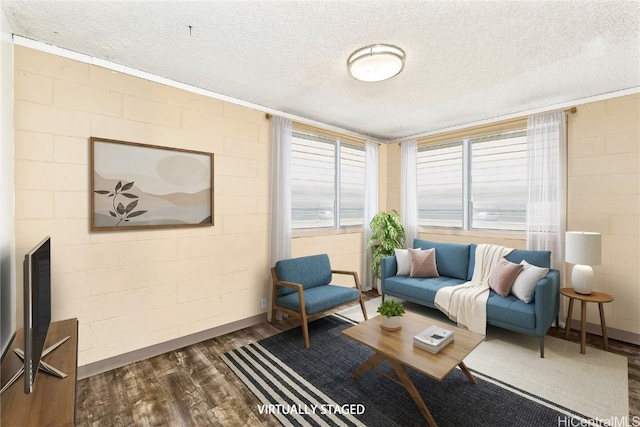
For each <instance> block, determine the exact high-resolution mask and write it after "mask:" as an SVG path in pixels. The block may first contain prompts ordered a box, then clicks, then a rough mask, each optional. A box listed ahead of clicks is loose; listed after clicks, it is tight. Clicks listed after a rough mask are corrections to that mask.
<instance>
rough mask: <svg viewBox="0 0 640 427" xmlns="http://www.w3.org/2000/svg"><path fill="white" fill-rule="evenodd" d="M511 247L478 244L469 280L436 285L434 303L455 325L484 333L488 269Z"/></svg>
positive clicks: (485, 327)
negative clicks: (437, 288) (453, 284)
mask: <svg viewBox="0 0 640 427" xmlns="http://www.w3.org/2000/svg"><path fill="white" fill-rule="evenodd" d="M511 251H513V249H511V248H505V247H504V246H497V245H484V244H481V245H478V246H477V247H476V264H475V267H474V269H473V276H472V278H471V281H470V282H466V283H462V284H460V285H457V286H446V287H443V288H440V289H439V290H438V292H437V293H436V298H435V306H436V307H437V308H438V309H440V311H442V312H443V313H445V314H446V315H447V316H449V319H451V320H453V321H455V322H457V323H458V326H461V327H464V328H467V329H469V330H470V331H471V332H475V333H477V334H482V335H486V333H487V299H488V298H489V273H491V268H493V266H494V265H495V264H496V262H498V260H500V258H502V257H504V256H507V255H509V254H510V253H511Z"/></svg>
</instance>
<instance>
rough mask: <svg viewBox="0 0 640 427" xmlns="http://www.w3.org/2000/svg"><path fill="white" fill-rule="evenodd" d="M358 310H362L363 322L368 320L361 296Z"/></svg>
mask: <svg viewBox="0 0 640 427" xmlns="http://www.w3.org/2000/svg"><path fill="white" fill-rule="evenodd" d="M360 308H362V316H363V317H364V320H369V318H368V317H367V308H366V306H365V304H364V298H362V294H360Z"/></svg>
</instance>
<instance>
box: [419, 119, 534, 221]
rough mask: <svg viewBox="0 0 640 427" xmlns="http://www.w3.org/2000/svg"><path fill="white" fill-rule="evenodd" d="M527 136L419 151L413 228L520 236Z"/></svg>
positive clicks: (499, 136)
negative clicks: (415, 225) (416, 225)
mask: <svg viewBox="0 0 640 427" xmlns="http://www.w3.org/2000/svg"><path fill="white" fill-rule="evenodd" d="M526 139H527V138H526V131H524V130H521V131H516V132H506V133H499V134H495V135H490V136H483V137H477V138H467V139H464V140H463V141H457V142H442V143H437V144H430V145H424V146H421V147H419V149H418V223H419V224H420V225H423V226H429V227H450V228H463V229H467V230H469V229H494V230H524V229H525V226H526V211H527V151H526V150H527V144H526Z"/></svg>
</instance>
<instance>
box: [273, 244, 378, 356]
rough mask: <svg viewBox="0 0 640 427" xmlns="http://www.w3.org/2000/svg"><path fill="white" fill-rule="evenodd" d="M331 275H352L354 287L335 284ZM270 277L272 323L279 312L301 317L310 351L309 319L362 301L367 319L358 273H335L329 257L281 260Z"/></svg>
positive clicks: (312, 256)
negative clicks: (271, 282) (271, 284)
mask: <svg viewBox="0 0 640 427" xmlns="http://www.w3.org/2000/svg"><path fill="white" fill-rule="evenodd" d="M332 274H348V275H352V276H353V279H354V282H355V287H354V288H350V287H346V286H338V285H332V284H331V279H332ZM271 278H272V279H273V292H272V301H271V321H272V322H273V321H275V318H276V311H281V312H283V313H287V314H289V315H291V316H297V317H300V318H301V323H302V333H303V336H304V346H305V348H309V328H308V326H307V325H308V322H309V320H313V319H314V318H317V317H320V316H322V315H323V314H325V312H326V311H328V310H332V309H335V308H337V307H339V306H341V305H344V304H347V303H350V302H353V301H356V300H359V301H360V306H361V307H362V314H363V315H364V318H365V320H366V319H367V310H366V309H365V305H364V299H363V298H362V289H361V288H360V281H359V280H358V273H356V272H355V271H342V270H332V269H331V265H330V263H329V257H328V256H327V255H326V254H322V255H311V256H305V257H300V258H291V259H286V260H282V261H278V262H277V263H276V265H275V267H273V268H272V269H271Z"/></svg>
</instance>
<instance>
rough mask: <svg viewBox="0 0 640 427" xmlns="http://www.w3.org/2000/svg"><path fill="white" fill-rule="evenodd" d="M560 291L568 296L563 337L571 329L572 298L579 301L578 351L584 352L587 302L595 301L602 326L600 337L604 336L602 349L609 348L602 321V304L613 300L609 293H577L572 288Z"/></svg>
mask: <svg viewBox="0 0 640 427" xmlns="http://www.w3.org/2000/svg"><path fill="white" fill-rule="evenodd" d="M560 293H561V294H562V295H564V296H566V297H568V298H569V312H568V313H567V322H566V324H565V326H564V328H565V335H564V337H565V339H568V338H569V331H570V330H571V327H570V325H571V314H572V313H573V300H576V299H577V300H578V301H580V302H581V306H580V307H581V310H580V311H581V314H580V353H582V354H585V353H586V343H587V303H588V302H597V303H598V308H599V309H600V326H601V327H602V337H603V338H604V349H605V350H609V338H608V337H607V325H606V323H605V321H604V310H603V308H602V304H604V303H605V302H611V301H613V297H612V296H611V295H608V294H605V293H603V292H591V293H590V294H589V295H585V294H579V293H577V292H576V291H574V290H573V288H562V289H560Z"/></svg>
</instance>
